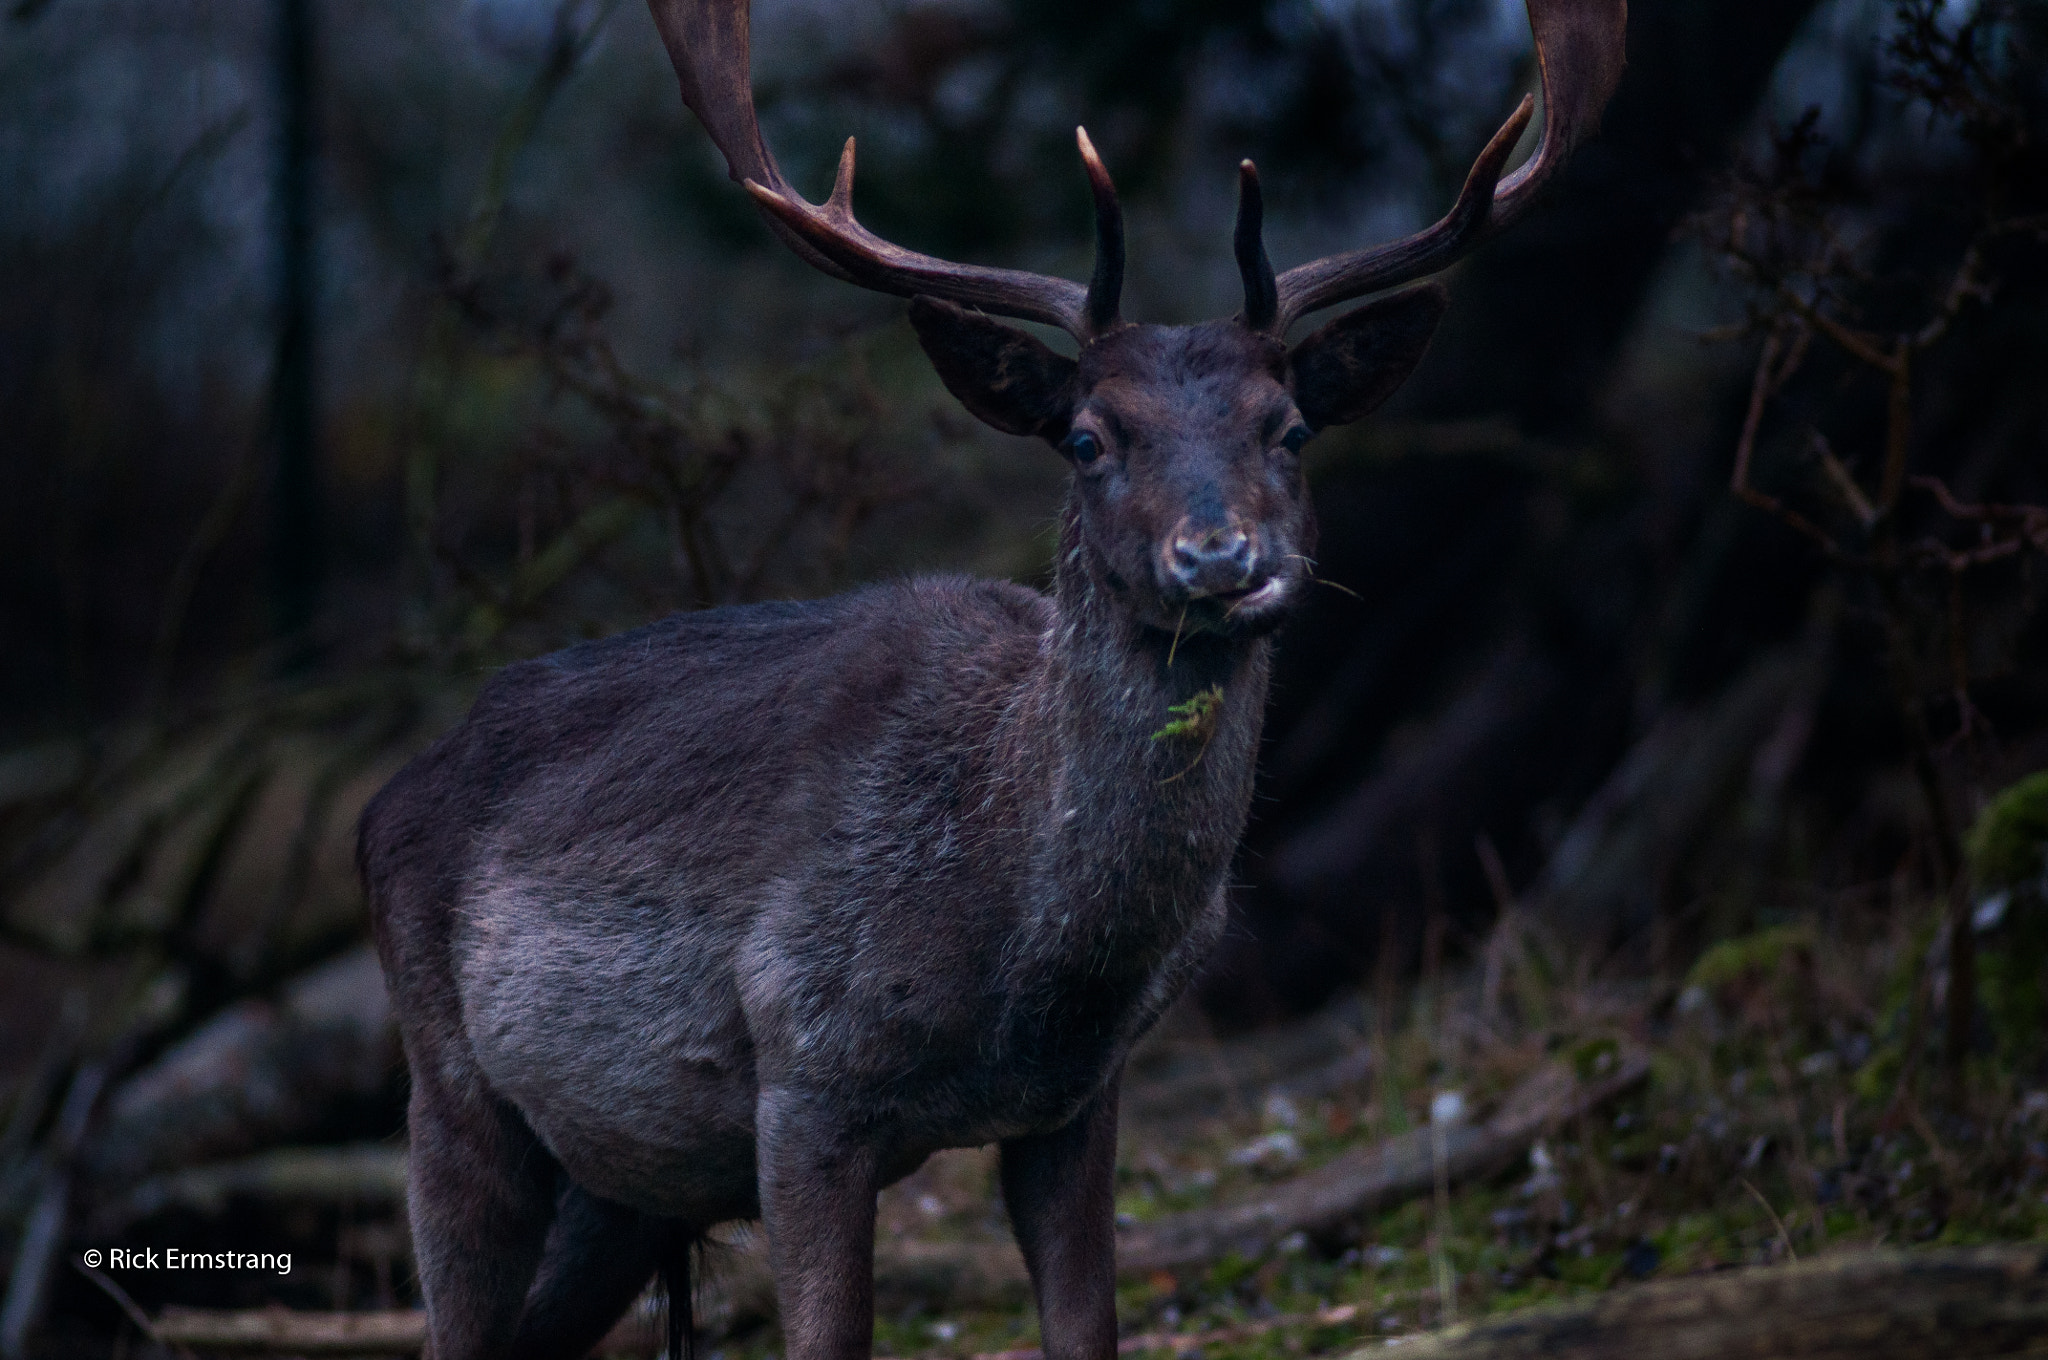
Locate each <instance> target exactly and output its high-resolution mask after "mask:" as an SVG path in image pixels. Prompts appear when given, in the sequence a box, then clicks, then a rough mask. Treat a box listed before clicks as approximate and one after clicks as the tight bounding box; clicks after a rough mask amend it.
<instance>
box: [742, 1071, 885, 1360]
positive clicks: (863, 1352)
mask: <svg viewBox="0 0 2048 1360" xmlns="http://www.w3.org/2000/svg"><path fill="white" fill-rule="evenodd" d="M754 1118H755V1124H754V1129H755V1141H756V1157H757V1159H758V1163H759V1167H760V1190H761V1221H762V1225H763V1226H764V1227H765V1228H766V1229H767V1230H768V1259H769V1262H770V1264H772V1265H773V1267H774V1269H775V1298H776V1304H777V1306H778V1308H779V1310H780V1312H781V1314H782V1333H783V1339H784V1341H785V1343H786V1345H787V1348H788V1357H789V1360H866V1357H867V1356H868V1355H869V1353H870V1352H871V1351H872V1350H873V1348H874V1338H875V1192H876V1191H877V1190H878V1189H880V1188H881V1187H880V1186H879V1185H878V1184H877V1174H876V1166H877V1157H876V1152H875V1148H874V1146H873V1144H872V1142H871V1141H869V1140H866V1139H862V1138H860V1137H858V1136H857V1135H856V1134H855V1132H854V1131H853V1130H852V1129H851V1128H849V1127H848V1122H849V1121H847V1120H846V1119H845V1118H844V1117H843V1116H842V1115H840V1114H839V1113H838V1112H837V1111H835V1110H834V1109H832V1108H831V1105H830V1103H829V1102H828V1101H826V1100H824V1099H821V1098H819V1097H817V1096H813V1095H809V1094H806V1093H799V1092H793V1091H788V1090H776V1089H773V1088H769V1087H766V1086H764V1087H763V1088H762V1090H761V1094H760V1098H759V1101H758V1103H757V1105H756V1108H755V1115H754Z"/></svg>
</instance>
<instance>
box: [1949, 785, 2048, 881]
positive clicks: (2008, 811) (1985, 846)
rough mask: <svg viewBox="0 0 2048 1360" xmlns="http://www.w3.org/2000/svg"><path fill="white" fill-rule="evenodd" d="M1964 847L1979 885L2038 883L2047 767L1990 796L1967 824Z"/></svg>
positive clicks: (2047, 817) (2046, 824)
mask: <svg viewBox="0 0 2048 1360" xmlns="http://www.w3.org/2000/svg"><path fill="white" fill-rule="evenodd" d="M1968 849H1969V856H1970V873H1971V875H1972V876H1973V877H1974V878H1975V879H1976V881H1977V886H1978V887H1979V888H1981V889H1985V890H1991V889H1997V888H2017V887H2021V886H2023V885H2039V884H2040V882H2041V880H2042V879H2043V877H2048V770H2042V771H2039V772H2038V773H2036V774H2030V775H2028V776H2027V777H2026V778H2025V779H2022V780H2020V781H2019V782H2018V783H2017V784H2014V785H2012V786H2011V787H2010V788H2007V789H2005V790H2004V791H2003V792H2001V793H2000V794H1998V796H1997V797H1995V798H1993V799H1992V800H1991V802H1990V803H1989V804H1988V805H1987V806H1986V807H1985V809H1984V812H1983V815H1981V816H1980V817H1978V818H1977V824H1976V825H1975V826H1973V827H1971V828H1970V840H1969V846H1968Z"/></svg>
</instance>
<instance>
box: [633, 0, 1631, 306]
mask: <svg viewBox="0 0 2048 1360" xmlns="http://www.w3.org/2000/svg"><path fill="white" fill-rule="evenodd" d="M1527 3H1528V7H1529V24H1530V27H1531V29H1532V30H1533V31H1534V33H1535V37H1536V50H1537V57H1538V60H1539V61H1540V63H1541V64H1542V68H1543V101H1544V109H1545V113H1544V121H1543V140H1542V143H1541V144H1540V145H1539V146H1538V147H1537V149H1536V154H1535V155H1534V156H1532V157H1531V158H1530V160H1529V162H1528V163H1527V164H1526V165H1524V166H1523V167H1522V168H1521V169H1519V170H1517V171H1516V172H1515V173H1514V174H1513V175H1510V176H1508V177H1507V178H1506V179H1505V180H1503V179H1502V178H1501V171H1502V170H1503V169H1504V168H1505V167H1506V165H1507V159H1508V156H1509V154H1510V153H1511V152H1512V151H1513V150H1514V146H1515V143H1516V141H1517V140H1519V139H1520V137H1521V135H1522V133H1523V131H1524V130H1525V129H1526V128H1527V127H1528V125H1529V120H1530V118H1531V117H1532V116H1533V114H1534V101H1533V100H1532V99H1528V98H1524V99H1523V100H1522V103H1521V106H1520V107H1519V108H1517V109H1516V110H1515V112H1514V114H1513V115H1512V116H1510V117H1509V119H1508V120H1507V122H1506V123H1504V124H1503V125H1502V126H1501V129H1500V131H1498V132H1496V133H1495V134H1494V135H1493V139H1492V140H1491V141H1489V142H1488V143H1487V144H1486V148H1485V150H1483V151H1481V152H1480V153H1479V158H1478V160H1476V161H1475V162H1474V163H1473V165H1472V170H1471V172H1470V173H1469V174H1468V175H1467V176H1466V178H1465V186H1464V189H1463V190H1462V191H1461V192H1460V193H1459V195H1458V200H1457V202H1456V203H1454V204H1453V205H1452V206H1451V210H1450V211H1449V212H1448V213H1446V214H1445V215H1444V216H1443V218H1442V219H1440V220H1439V221H1437V222H1436V223H1435V224H1434V225H1432V226H1430V227H1427V228H1425V229H1424V230H1422V231H1420V232H1417V233H1415V234H1414V235H1412V236H1408V237H1404V238H1403V239H1401V240H1399V241H1393V242H1389V243H1388V244H1385V245H1380V246H1373V247H1370V248H1368V249H1364V250H1356V251H1351V252H1349V253H1346V254H1343V255H1331V256H1326V257H1324V258H1323V259H1320V260H1316V261H1314V262H1312V263H1309V264H1304V265H1299V266H1297V267H1295V268H1293V269H1290V270H1288V271H1287V272H1286V273H1284V274H1281V275H1280V276H1279V277H1278V278H1277V279H1276V278H1275V277H1274V274H1273V267H1272V264H1271V262H1270V261H1269V260H1268V259H1267V257H1266V251H1265V245H1264V241H1263V238H1262V223H1263V213H1264V207H1263V200H1262V198H1261V195H1260V192H1259V182H1258V172H1257V171H1256V170H1255V169H1254V168H1253V167H1252V164H1251V162H1250V161H1246V162H1245V163H1244V165H1243V167H1242V172H1241V178H1240V186H1239V198H1238V217H1237V232H1236V249H1237V261H1238V268H1239V271H1240V272H1241V273H1242V275H1243V277H1244V289H1245V321H1246V323H1247V324H1248V325H1250V326H1252V327H1254V328H1256V329H1259V330H1265V331H1270V332H1271V333H1273V334H1276V335H1284V334H1285V333H1286V331H1287V328H1288V327H1289V326H1290V325H1291V324H1293V322H1295V321H1296V320H1298V319H1299V318H1301V317H1302V316H1305V315H1307V314H1308V313H1310V312H1313V311H1316V310H1318V309H1320V308H1323V307H1329V306H1332V305H1334V304H1336V303H1339V302H1344V301H1347V300H1349V299H1351V298H1356V297H1361V296H1363V295H1365V294H1367V293H1372V292H1377V291H1379V290H1381V289H1385V288H1391V287H1394V286H1395V285H1397V284H1402V283H1407V282H1409V281H1411V280H1414V279H1418V278H1421V277H1423V276H1424V275H1427V274H1433V273H1435V272H1437V271H1438V270H1441V269H1444V268H1446V267H1448V266H1449V265H1451V264H1452V263H1454V262H1455V261H1456V260H1457V259H1458V258H1459V257H1461V256H1462V255H1464V254H1465V253H1467V252H1468V251H1470V250H1471V249H1472V248H1473V247H1474V246H1476V245H1477V244H1478V243H1479V242H1480V241H1481V240H1483V239H1485V238H1486V237H1487V236H1489V235H1491V234H1492V233H1493V232H1495V231H1498V230H1500V229H1502V228H1504V227H1506V226H1507V225H1508V224H1509V223H1511V222H1513V221H1514V220H1515V219H1516V218H1518V217H1520V216H1521V215H1522V213H1523V212H1524V211H1525V210H1526V209H1527V207H1528V205H1529V203H1530V202H1531V201H1532V200H1533V199H1534V198H1535V197H1536V195H1537V193H1538V191H1539V190H1540V189H1541V188H1542V186H1543V185H1544V183H1545V182H1546V181H1547V180H1548V179H1549V178H1550V176H1551V175H1552V174H1553V173H1554V172H1555V171H1556V169H1557V167H1558V166H1559V165H1561V164H1563V163H1564V161H1565V159H1566V157H1568V156H1569V155H1570V153H1571V151H1572V149H1573V148H1574V147H1576V146H1577V145H1578V144H1579V143H1580V142H1581V141H1583V140H1585V138H1586V136H1587V135H1588V134H1590V133H1591V132H1592V130H1593V128H1594V127H1595V125H1596V124H1597V122H1598V120H1599V115H1600V110H1601V109H1602V108H1603V107H1605V105H1606V103H1607V99H1608V96H1609V95H1611V94H1612V93H1613V92H1614V86H1615V83H1616V82H1617V81H1618V80H1619V79H1620V78H1621V68H1622V56H1623V39H1622V35H1623V30H1624V28H1625V26H1626V22H1627V3H1626V0H1527ZM649 5H650V7H651V8H652V10H653V11H654V22H655V26H656V27H657V28H659V29H660V30H661V36H662V41H663V42H664V43H665V44H667V47H668V53H669V59H670V60H671V61H672V62H673V63H674V64H675V68H676V75H677V77H678V78H679V79H680V80H681V82H682V89H683V102H684V103H686V104H688V105H689V106H690V108H691V109H692V110H693V111H694V112H695V113H696V115H697V117H698V118H699V119H701V120H702V121H703V123H704V126H705V128H706V130H707V131H709V132H710V134H711V140H712V142H713V143H714V144H716V145H717V147H718V149H719V150H720V151H721V152H723V153H724V154H725V159H726V165H727V167H728V168H729V169H730V171H731V173H732V177H733V178H734V179H735V180H738V181H740V182H741V183H742V184H744V185H745V186H746V188H747V191H748V192H749V193H751V194H752V195H753V196H754V199H755V201H756V203H757V204H758V205H759V206H760V207H761V209H762V211H763V213H764V214H765V215H766V217H767V219H768V222H769V225H770V226H771V227H773V228H774V229H775V232H776V234H777V235H779V236H780V237H782V239H783V241H784V242H786V243H787V244H788V245H789V247H790V248H791V249H792V250H794V251H795V252H796V253H797V254H798V255H800V256H802V257H803V258H804V259H805V260H807V261H809V262H810V263H811V264H812V265H814V266H816V267H817V268H819V269H821V270H823V271H825V272H826V273H828V274H831V275H833V276H834V277H837V278H843V279H846V280H848V281H850V282H852V283H857V284H859V285H860V286H862V287H863V288H872V289H874V290H876V291H877V292H883V293H892V294H895V295H896V296H898V297H913V296H918V295H923V296H926V297H934V298H941V299H944V300H945V301H948V302H953V303H958V304H961V305H963V306H967V307H974V308H979V309H980V310H982V311H984V312H989V313H992V314H994V315H998V316H1009V317H1017V318H1020V319H1022V320H1026V321H1042V322H1046V323H1048V324H1050V325H1054V326H1059V327H1061V328H1062V329H1064V330H1066V331H1067V332H1068V333H1069V334H1071V335H1073V336H1075V337H1076V338H1077V339H1079V340H1081V341H1082V342H1083V343H1084V344H1085V343H1086V342H1087V341H1089V340H1090V339H1093V338H1094V337H1096V336H1098V335H1101V334H1103V333H1104V332H1105V331H1108V330H1111V329H1113V328H1114V327H1116V326H1117V325H1119V324H1121V319H1120V317H1119V314H1118V298H1119V296H1120V294H1121V293H1122V291H1123V273H1124V229H1123V210H1122V209H1121V207H1120V206H1119V205H1118V203H1117V198H1116V187H1115V185H1113V184H1112V183H1111V182H1110V178H1109V172H1108V171H1107V170H1106V169H1104V168H1103V164H1102V160H1101V158H1100V157H1098V156H1097V155H1096V154H1095V148H1094V146H1093V145H1092V144H1091V143H1090V142H1089V140H1088V134H1087V132H1086V131H1085V130H1082V129H1076V130H1075V132H1076V138H1077V140H1078V141H1079V143H1080V148H1081V161H1082V164H1083V166H1084V167H1085V168H1086V170H1087V173H1088V183H1089V187H1090V189H1091V190H1092V191H1093V193H1094V196H1095V272H1094V275H1093V277H1092V278H1091V279H1090V280H1089V283H1088V286H1087V287H1086V288H1085V289H1084V288H1083V287H1081V286H1080V285H1079V284H1076V283H1071V282H1069V281H1068V280H1066V279H1059V278H1053V277H1051V276H1050V275H1046V274H1033V273H1027V272H1025V271H1022V270H1015V269H992V268H989V267H986V266H983V265H971V264H956V263H954V262H952V261H950V260H941V259H938V258H937V257H935V256H931V255H921V254H918V253H917V252H916V251H912V250H905V249H904V248H903V247H901V246H898V245H895V244H893V243H891V242H889V241H885V240H883V239H882V238H881V237H879V236H877V235H875V234H874V233H873V232H871V231H869V230H868V229H867V228H866V227H863V226H862V225H860V223H859V222H857V221H855V220H854V216H853V139H852V138H848V139H847V142H846V149H845V151H844V152H842V153H841V155H840V158H839V173H838V177H837V179H836V180H835V182H834V183H833V186H832V193H831V196H830V197H829V198H827V199H826V200H825V202H824V203H823V204H815V203H811V202H809V201H807V200H806V199H805V198H804V197H803V196H802V195H800V194H798V193H797V192H796V190H795V189H794V188H792V187H791V186H790V184H789V181H788V180H786V179H785V178H784V177H783V174H782V170H781V167H779V166H778V165H777V164H776V163H775V157H774V155H773V154H772V153H771V152H770V151H769V150H768V147H767V144H766V143H765V142H763V141H762V139H761V128H760V124H759V122H758V121H757V120H756V118H755V114H754V94H753V80H752V72H751V56H750V43H749V35H748V0H649Z"/></svg>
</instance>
